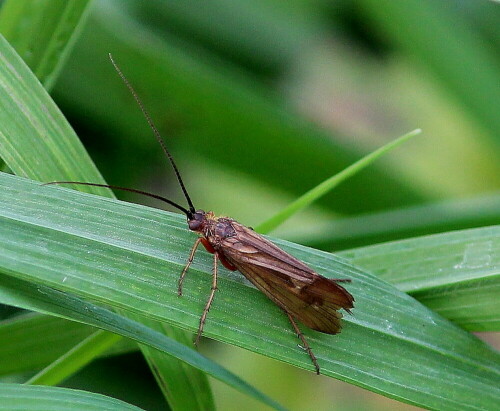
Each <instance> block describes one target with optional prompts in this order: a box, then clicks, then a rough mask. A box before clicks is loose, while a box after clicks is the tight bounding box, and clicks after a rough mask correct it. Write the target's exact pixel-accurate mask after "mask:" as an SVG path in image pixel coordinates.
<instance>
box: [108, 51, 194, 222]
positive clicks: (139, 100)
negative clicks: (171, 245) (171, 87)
mask: <svg viewBox="0 0 500 411" xmlns="http://www.w3.org/2000/svg"><path fill="white" fill-rule="evenodd" d="M109 59H110V60H111V64H113V66H114V68H115V70H116V72H117V73H118V75H119V76H120V77H121V79H122V80H123V82H124V83H125V85H126V86H127V88H128V89H129V91H130V93H131V94H132V96H133V97H134V99H135V101H136V102H137V105H138V106H139V108H140V109H141V111H142V114H143V115H144V117H145V118H146V121H147V122H148V124H149V127H150V128H151V130H153V134H154V136H155V137H156V140H157V141H158V143H159V144H160V146H161V148H162V150H163V152H164V153H165V155H166V156H167V158H168V160H169V161H170V164H171V165H172V168H173V169H174V172H175V176H176V177H177V181H178V182H179V185H180V186H181V190H182V192H183V193H184V197H186V200H187V202H188V204H189V211H190V212H191V213H192V214H194V213H195V212H196V210H195V208H194V205H193V202H192V201H191V198H190V197H189V194H188V192H187V190H186V187H185V186H184V182H183V181H182V178H181V174H180V172H179V169H178V168H177V165H176V164H175V161H174V158H173V157H172V155H171V154H170V152H169V151H168V150H167V146H166V145H165V142H164V141H163V139H162V138H161V134H160V132H159V131H158V129H157V128H156V125H155V124H154V122H153V120H152V119H151V116H150V115H149V113H148V111H147V110H146V108H145V107H144V104H143V103H142V100H141V99H140V98H139V96H138V94H137V93H136V92H135V90H134V88H133V87H132V85H131V84H130V82H129V81H128V79H127V78H126V77H125V74H123V72H122V71H121V69H120V67H118V64H116V62H115V60H114V59H113V56H112V55H111V53H109ZM170 204H171V203H170ZM172 205H173V204H172ZM174 207H175V206H174ZM177 208H179V207H178V206H177Z"/></svg>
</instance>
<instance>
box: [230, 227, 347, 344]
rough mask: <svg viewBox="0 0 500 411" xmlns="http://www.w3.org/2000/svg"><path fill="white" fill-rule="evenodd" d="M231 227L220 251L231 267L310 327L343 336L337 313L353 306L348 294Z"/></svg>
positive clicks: (252, 235) (251, 234) (259, 238)
mask: <svg viewBox="0 0 500 411" xmlns="http://www.w3.org/2000/svg"><path fill="white" fill-rule="evenodd" d="M232 225H233V228H234V229H235V232H236V235H235V236H232V237H228V238H226V239H224V241H223V242H222V244H221V250H220V251H221V252H222V253H223V254H224V257H225V258H226V259H227V260H229V262H230V263H231V264H233V265H234V266H235V267H236V268H237V269H238V270H239V271H240V272H241V273H242V274H243V275H245V277H246V278H247V279H248V280H249V281H250V282H252V283H253V284H254V285H255V286H256V287H257V288H258V289H259V290H261V291H262V292H263V293H264V294H265V295H267V297H268V298H270V299H271V300H272V301H273V302H274V303H276V304H277V305H278V306H280V307H281V308H283V309H284V310H285V311H287V312H289V313H290V314H292V315H293V317H295V318H297V319H298V320H299V321H301V322H302V323H303V324H304V325H306V326H307V327H309V328H312V329H313V330H316V331H321V332H324V333H327V334H336V333H338V332H340V329H341V325H340V319H341V318H342V314H341V313H339V312H338V310H339V309H341V308H344V309H346V310H349V309H350V308H352V307H353V302H354V298H353V297H352V296H351V294H349V292H347V290H345V289H344V288H343V287H342V286H340V285H338V284H337V283H336V282H335V281H334V280H329V279H327V278H325V277H322V276H320V275H318V274H317V273H315V272H314V271H313V270H312V269H311V268H309V267H308V266H307V265H305V264H304V263H302V262H301V261H299V260H297V259H296V258H295V257H293V256H291V255H290V254H288V253H286V252H285V251H283V250H282V249H280V248H279V247H277V246H276V245H275V244H273V243H271V242H270V241H268V240H266V239H265V238H264V237H262V236H260V235H259V234H257V233H255V232H254V231H252V230H250V229H249V228H247V227H245V226H243V225H241V224H239V223H236V222H233V223H232Z"/></svg>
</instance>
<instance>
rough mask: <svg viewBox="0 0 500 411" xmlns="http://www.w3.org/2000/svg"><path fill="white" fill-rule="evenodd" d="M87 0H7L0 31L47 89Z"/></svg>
mask: <svg viewBox="0 0 500 411" xmlns="http://www.w3.org/2000/svg"><path fill="white" fill-rule="evenodd" d="M89 3H90V2H89V0H50V1H36V2H33V1H31V0H7V1H5V2H4V3H3V5H2V8H1V9H0V33H1V34H2V35H3V36H4V37H5V38H6V39H7V40H8V41H9V43H10V44H11V45H12V46H13V47H14V48H15V49H16V50H17V52H18V54H19V55H20V56H21V57H22V58H23V59H24V61H25V62H26V64H27V65H28V66H29V67H30V68H31V70H32V71H33V73H35V75H36V77H37V78H38V80H39V81H40V82H41V83H42V84H43V85H44V87H45V89H46V90H50V89H51V88H52V86H53V84H54V82H55V81H56V80H57V76H58V75H59V72H60V70H61V68H62V66H63V65H64V63H65V61H66V58H67V56H68V54H69V52H70V51H71V49H72V47H73V45H74V42H75V40H76V38H77V37H78V35H79V33H80V31H81V28H82V25H83V23H84V21H85V20H86V16H87V10H88V8H89V7H88V6H89Z"/></svg>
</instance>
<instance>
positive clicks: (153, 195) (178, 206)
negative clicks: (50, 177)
mask: <svg viewBox="0 0 500 411" xmlns="http://www.w3.org/2000/svg"><path fill="white" fill-rule="evenodd" d="M53 184H80V185H82V186H94V187H105V188H111V189H113V190H122V191H129V192H131V193H136V194H141V195H143V196H147V197H152V198H156V199H157V200H161V201H164V202H165V203H167V204H170V205H171V206H173V207H175V208H177V209H179V210H181V211H182V212H183V213H184V214H186V216H187V217H188V218H191V217H192V212H191V211H190V210H187V209H186V208H184V207H182V206H181V205H179V204H177V203H174V202H173V201H172V200H169V199H168V198H165V197H162V196H159V195H157V194H152V193H147V192H146V191H141V190H136V189H134V188H127V187H119V186H113V185H108V184H97V183H82V182H80V181H52V182H50V183H45V184H42V185H43V186H49V185H53Z"/></svg>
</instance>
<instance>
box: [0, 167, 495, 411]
mask: <svg viewBox="0 0 500 411" xmlns="http://www.w3.org/2000/svg"><path fill="white" fill-rule="evenodd" d="M0 188H1V189H0V218H1V224H0V241H1V244H0V248H1V249H2V250H4V251H3V253H2V255H1V258H0V271H3V272H5V273H8V274H9V275H11V276H14V277H17V278H19V279H23V280H25V281H30V282H34V283H37V284H42V285H44V286H49V287H54V288H56V289H58V290H61V291H64V292H68V293H74V294H76V295H78V296H80V297H83V298H88V299H92V300H93V301H96V302H100V303H103V304H106V305H109V306H111V307H120V308H121V309H122V310H126V311H131V312H134V313H137V314H139V315H141V316H145V317H147V318H152V319H155V320H160V321H163V322H166V323H170V324H174V325H177V326H179V327H181V328H185V329H188V330H191V331H194V330H196V329H197V327H198V321H199V315H200V313H201V311H202V310H203V306H204V304H205V301H206V294H207V292H208V289H209V288H210V273H211V265H212V258H211V257H209V256H208V255H207V253H203V252H199V253H198V255H197V258H196V260H195V262H194V264H193V267H192V270H191V271H190V273H189V276H188V277H187V280H186V283H185V294H184V297H183V298H179V297H178V296H177V293H176V283H177V280H178V276H179V272H180V271H181V269H182V267H183V265H184V263H185V259H186V256H187V254H188V252H189V247H190V245H191V244H192V242H193V240H194V238H195V236H194V235H193V234H192V233H188V231H187V229H186V224H185V219H184V217H180V216H178V215H172V214H171V213H167V212H163V211H159V210H154V209H149V208H146V207H142V206H138V205H135V204H129V203H123V202H118V201H116V200H111V199H105V198H101V197H95V196H91V195H88V194H82V193H78V192H74V191H72V190H68V189H63V188H58V187H47V186H42V187H41V186H40V185H38V184H37V183H35V182H32V181H28V180H24V179H21V178H18V177H14V176H9V175H0ZM276 243H277V244H278V245H279V246H281V247H283V248H284V249H285V250H287V251H289V252H291V253H292V254H293V255H295V256H296V257H298V258H300V259H302V260H303V261H305V262H306V263H307V264H309V265H310V266H311V267H313V268H314V269H316V270H317V271H318V272H319V273H321V274H324V275H326V276H328V277H334V278H346V277H347V278H350V279H352V283H351V284H349V285H348V286H347V287H348V288H349V291H350V292H352V294H353V295H354V296H355V298H356V307H355V309H354V316H347V317H346V318H345V321H344V330H343V331H342V333H341V334H339V335H337V336H331V335H325V334H320V333H317V332H314V331H311V330H307V329H304V332H305V335H306V337H307V338H308V340H309V343H310V344H311V346H312V348H313V350H314V352H315V354H316V356H317V357H318V361H319V364H320V366H321V370H322V373H323V374H324V375H329V376H335V377H337V378H340V379H343V380H344V381H348V382H351V383H354V384H357V385H359V386H362V387H365V388H368V389H370V390H372V391H375V392H378V393H381V394H384V395H387V396H390V397H392V398H397V399H399V400H402V401H406V402H409V403H412V404H415V405H419V406H422V407H426V408H438V409H456V408H457V407H460V408H461V409H475V408H477V407H482V408H486V409H487V408H491V407H494V406H495V404H496V403H497V402H498V400H499V399H500V390H499V388H498V384H497V382H498V378H499V377H500V361H499V356H498V354H497V353H496V352H494V351H493V350H491V349H490V348H489V347H488V346H487V345H486V344H484V343H483V342H481V341H480V340H478V339H477V338H475V337H474V336H473V335H471V334H469V333H467V332H466V331H464V330H462V329H460V328H458V327H456V326H454V325H453V324H451V323H450V322H448V321H447V320H445V319H443V318H442V317H440V316H439V315H437V314H436V313H434V312H433V311H430V310H429V309H427V308H425V307H424V306H422V305H421V304H419V303H418V302H417V301H416V300H414V299H413V298H411V297H410V296H408V295H406V294H404V293H402V292H400V291H398V290H396V289H395V288H394V287H392V286H390V285H389V284H387V283H385V282H383V281H381V280H380V279H378V278H376V277H374V276H372V275H370V274H368V273H365V272H363V271H361V270H360V269H358V268H356V267H355V266H353V265H351V264H349V263H347V262H346V261H345V260H343V259H339V258H338V257H335V256H333V255H331V254H328V253H324V252H320V251H317V250H312V249H308V248H305V247H302V246H298V245H294V244H291V243H287V242H284V241H279V240H277V241H276ZM219 289H220V291H219V293H218V295H217V296H216V299H215V302H214V304H213V306H212V310H211V311H210V315H209V319H208V322H207V324H206V327H205V334H206V335H207V336H208V337H210V338H214V339H217V340H220V341H223V342H228V343H231V344H235V345H238V346H241V347H244V348H246V349H249V350H252V351H255V352H258V353H262V354H264V355H267V356H270V357H272V358H276V359H279V360H282V361H286V362H288V363H291V364H294V365H296V366H299V367H303V368H307V369H312V365H311V363H310V360H309V358H308V356H307V355H306V354H305V353H304V352H303V351H302V350H300V349H299V348H298V347H297V345H298V342H297V340H296V337H295V336H294V334H293V331H292V330H291V329H290V326H289V324H288V322H287V319H286V318H285V316H284V315H283V313H282V312H281V311H280V310H279V308H277V307H276V306H274V305H273V304H272V303H271V302H269V301H268V300H267V299H266V298H265V296H263V295H262V294H260V293H259V292H258V291H257V290H255V289H254V288H253V287H251V286H249V285H248V284H247V283H245V282H243V281H242V280H241V276H240V275H238V273H228V272H227V271H225V270H221V273H220V283H219ZM263 336H265V338H263ZM417 364H418V366H417Z"/></svg>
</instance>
